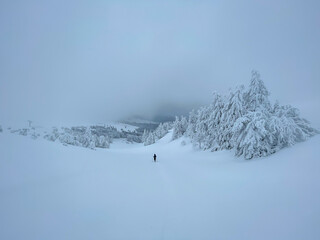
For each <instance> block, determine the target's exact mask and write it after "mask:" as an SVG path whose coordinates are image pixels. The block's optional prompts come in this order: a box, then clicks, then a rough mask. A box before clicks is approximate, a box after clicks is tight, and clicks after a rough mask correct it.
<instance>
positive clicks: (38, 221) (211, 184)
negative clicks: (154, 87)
mask: <svg viewBox="0 0 320 240" xmlns="http://www.w3.org/2000/svg"><path fill="white" fill-rule="evenodd" d="M171 134H172V133H169V134H168V135H166V136H165V137H164V138H162V139H161V140H159V141H158V142H157V143H156V144H153V145H150V146H147V147H144V146H143V145H142V144H131V145H128V144H126V143H125V142H121V141H118V142H117V143H116V144H115V145H114V146H113V145H111V148H110V149H97V150H90V149H86V148H80V147H74V146H67V147H66V146H62V145H60V144H56V143H52V142H49V141H46V140H44V139H37V140H32V139H30V138H28V137H22V136H18V135H15V134H10V133H8V132H4V133H0V228H1V229H0V239H4V240H5V239H23V240H29V239H30V240H37V239H39V240H40V239H41V240H43V239H46V240H50V239H52V240H63V239H68V240H70V239H77V240H79V239H90V240H91V239H94V240H95V239H111V240H113V239H139V240H141V239H172V240H178V239H184V240H186V239H197V240H199V239H200V240H201V239H210V240H212V239H213V240H214V239H217V240H224V239H235V240H241V239H244V240H250V239H252V240H253V239H254V240H257V239H259V240H260V239H273V240H275V239H281V240H284V239H288V240H289V239H290V240H294V239H320V161H319V159H320V158H319V156H320V148H319V146H320V136H319V135H318V136H315V137H313V138H311V139H310V140H308V141H306V142H303V143H300V144H297V145H295V146H293V147H292V148H287V149H284V150H281V151H279V152H277V153H276V154H273V155H271V156H269V157H266V158H259V159H254V160H243V159H242V158H236V157H234V156H233V153H232V152H231V151H220V152H214V153H212V152H202V151H196V150H194V149H193V148H192V147H191V144H187V145H186V146H182V145H181V141H182V140H183V139H178V140H176V141H173V142H171V141H170V139H171ZM184 140H185V139H184ZM185 141H186V140H185ZM154 153H156V154H157V156H158V162H156V163H154V162H153V160H152V156H153V154H154Z"/></svg>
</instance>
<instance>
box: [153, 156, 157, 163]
mask: <svg viewBox="0 0 320 240" xmlns="http://www.w3.org/2000/svg"><path fill="white" fill-rule="evenodd" d="M153 161H154V162H155V161H157V155H156V154H153Z"/></svg>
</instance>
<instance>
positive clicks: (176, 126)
mask: <svg viewBox="0 0 320 240" xmlns="http://www.w3.org/2000/svg"><path fill="white" fill-rule="evenodd" d="M187 127H188V121H187V119H186V118H185V117H184V116H182V117H181V119H179V117H176V120H175V121H174V123H173V134H172V140H175V139H177V138H179V137H182V136H183V134H184V133H185V131H186V130H187Z"/></svg>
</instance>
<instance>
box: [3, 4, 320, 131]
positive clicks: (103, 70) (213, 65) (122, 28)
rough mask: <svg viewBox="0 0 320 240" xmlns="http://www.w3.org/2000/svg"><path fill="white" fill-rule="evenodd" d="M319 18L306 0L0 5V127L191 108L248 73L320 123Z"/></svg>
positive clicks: (244, 79)
mask: <svg viewBox="0 0 320 240" xmlns="http://www.w3.org/2000/svg"><path fill="white" fill-rule="evenodd" d="M319 12H320V1H306V0H303V1H302V0H301V1H270V0H268V1H267V0H265V1H264V0H259V1H258V0H256V1H225V0H221V1H201V0H200V1H199V0H198V1H187V0H185V1H182V0H181V1H93V0H91V1H61V0H55V1H43V0H41V1H40V0H39V1H33V0H31V1H25V0H23V1H15V0H7V1H4V0H0V121H11V120H13V119H34V120H41V121H50V122H55V121H92V122H96V121H102V120H104V119H107V118H110V117H111V118H113V117H115V118H118V117H123V116H125V115H126V114H145V115H149V116H151V115H153V114H155V113H156V112H157V111H158V109H161V110H162V111H165V109H166V108H165V107H163V106H168V105H169V106H170V105H175V106H177V107H186V108H188V107H189V108H191V107H192V106H194V105H197V104H203V103H208V102H210V99H211V93H212V92H213V91H218V92H222V93H225V92H227V90H228V88H229V87H233V86H235V85H237V84H248V82H249V79H250V72H251V70H252V69H257V70H258V71H260V73H261V75H262V78H263V79H264V81H265V83H266V86H267V88H268V89H269V90H270V91H271V93H272V99H279V101H280V103H282V104H292V105H294V106H297V107H299V108H300V109H301V111H302V113H303V114H304V116H306V117H307V118H309V119H311V120H312V121H313V122H315V123H316V124H318V123H319V122H320V117H319V114H318V113H317V112H319V111H320V107H319V102H320V97H319V91H320V44H319V43H320V14H319ZM168 111H169V110H168ZM318 125H319V124H318Z"/></svg>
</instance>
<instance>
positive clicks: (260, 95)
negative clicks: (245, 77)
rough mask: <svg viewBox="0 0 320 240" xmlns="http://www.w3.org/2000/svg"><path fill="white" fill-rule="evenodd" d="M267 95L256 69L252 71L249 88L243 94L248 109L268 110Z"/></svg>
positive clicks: (267, 92)
mask: <svg viewBox="0 0 320 240" xmlns="http://www.w3.org/2000/svg"><path fill="white" fill-rule="evenodd" d="M269 95H270V93H269V91H268V90H267V88H266V87H265V85H264V83H263V81H262V80H261V78H260V74H259V73H258V72H257V71H252V77H251V82H250V85H249V89H248V91H247V92H246V95H245V101H246V105H247V109H248V111H253V112H254V111H257V110H260V111H265V110H267V111H269V110H270V109H271V104H270V101H269V98H268V96H269Z"/></svg>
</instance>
